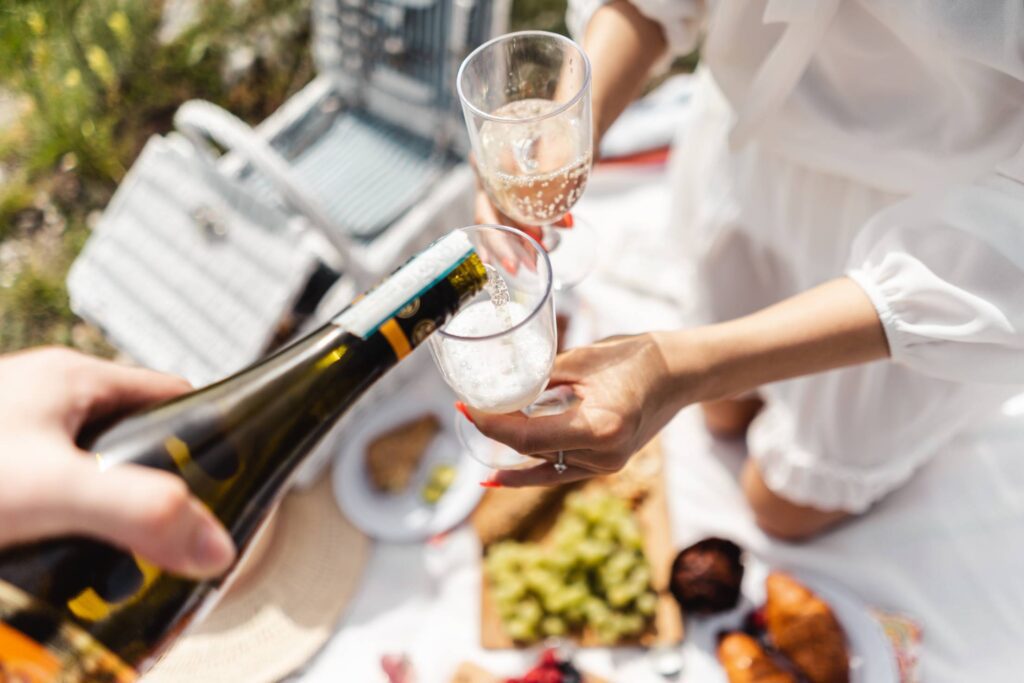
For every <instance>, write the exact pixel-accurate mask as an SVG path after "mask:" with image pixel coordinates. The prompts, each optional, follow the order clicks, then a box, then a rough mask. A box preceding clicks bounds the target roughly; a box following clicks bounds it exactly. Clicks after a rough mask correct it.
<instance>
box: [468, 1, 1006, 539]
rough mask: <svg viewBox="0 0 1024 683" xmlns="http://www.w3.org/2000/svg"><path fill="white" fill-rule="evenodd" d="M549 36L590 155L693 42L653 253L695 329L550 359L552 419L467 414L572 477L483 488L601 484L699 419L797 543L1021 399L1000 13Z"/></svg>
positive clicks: (550, 472) (671, 6)
mask: <svg viewBox="0 0 1024 683" xmlns="http://www.w3.org/2000/svg"><path fill="white" fill-rule="evenodd" d="M570 24H571V26H572V28H574V30H575V32H576V35H577V37H581V38H582V42H583V45H584V47H585V48H586V50H587V52H588V54H589V55H590V57H591V60H592V63H593V97H594V111H595V128H596V129H597V131H598V135H600V134H601V133H603V131H605V130H606V129H607V128H608V126H609V125H610V124H611V122H612V121H613V120H614V119H615V117H616V116H617V115H618V114H619V113H620V112H621V111H622V109H623V108H624V107H625V106H626V104H627V103H628V102H629V100H630V99H632V97H633V96H635V94H636V92H637V90H638V88H639V87H640V84H642V83H643V82H644V80H645V76H646V74H647V72H648V71H649V70H650V69H651V67H652V66H654V65H655V64H656V62H658V61H659V60H661V59H663V58H664V57H665V56H666V55H668V54H683V53H686V52H689V51H691V50H692V49H694V48H695V46H696V45H697V42H698V39H699V38H700V37H701V36H702V35H703V36H704V38H705V42H704V45H703V49H702V64H701V67H700V69H699V74H698V81H699V85H698V92H697V94H696V95H695V97H694V108H695V112H694V116H693V119H692V120H691V121H690V122H689V123H688V125H687V126H686V128H685V131H684V132H683V133H682V135H681V137H680V139H679V140H677V143H676V145H675V147H674V150H673V156H672V160H671V162H670V163H671V169H670V172H671V177H672V182H673V193H674V194H673V202H674V209H673V215H672V216H671V220H672V231H673V233H672V234H673V235H674V239H673V240H672V242H673V243H672V244H666V245H665V247H666V249H678V251H679V254H680V256H679V258H680V259H688V260H689V262H691V263H692V264H693V271H694V273H695V274H696V278H695V280H696V283H695V287H696V290H695V291H696V292H697V296H698V299H699V302H700V306H699V309H700V311H701V313H700V315H701V319H700V320H699V321H697V322H698V323H699V324H698V325H697V326H695V327H693V328H688V329H684V330H675V331H660V332H652V333H649V334H644V335H638V336H633V337H621V338H616V339H613V340H608V341H605V342H602V343H599V344H597V345H594V346H590V347H585V348H580V349H574V350H572V351H569V352H568V353H565V354H563V355H562V356H560V357H559V358H558V360H557V362H556V367H555V373H554V377H553V381H554V382H555V383H565V384H571V385H572V386H573V388H574V390H575V392H576V394H577V395H578V396H579V397H580V398H581V401H580V402H579V403H578V404H577V405H576V406H575V407H574V408H573V409H571V410H570V411H568V412H567V413H564V414H562V415H557V416H549V417H540V418H532V419H531V418H526V417H524V416H522V415H518V414H517V415H502V416H494V415H483V414H480V413H474V414H473V418H474V420H475V421H476V423H477V424H478V426H479V427H480V428H481V429H482V430H483V431H484V432H486V433H487V434H489V435H491V436H493V437H495V438H498V439H500V440H502V441H505V442H506V443H509V444H510V445H512V446H513V447H516V448H517V449H519V450H521V451H523V452H527V453H533V454H538V455H541V456H543V457H545V458H546V459H548V460H554V459H556V458H557V457H558V453H559V451H561V452H562V453H563V457H564V459H565V462H566V463H568V464H569V465H570V467H569V469H568V470H567V471H566V472H564V473H563V474H558V473H556V472H555V470H554V468H552V467H551V466H550V465H544V466H540V467H537V468H534V469H531V470H526V471H520V472H499V473H497V474H496V475H495V477H496V479H495V481H496V483H498V484H502V485H509V486H520V485H533V484H550V483H557V482H565V481H570V480H573V479H579V478H585V477H588V476H592V475H593V474H595V473H600V472H606V471H611V470H615V469H617V468H619V467H621V466H622V465H623V464H624V463H625V462H626V460H627V459H628V458H629V456H630V455H631V454H632V453H634V452H635V451H636V450H637V449H638V448H639V447H640V446H642V445H643V444H644V443H645V442H646V441H648V440H649V439H650V438H652V437H653V436H654V435H655V434H656V433H657V432H658V431H659V430H660V429H661V427H663V426H664V425H665V423H666V422H667V421H668V420H669V419H671V417H672V416H673V415H674V414H675V413H676V412H677V411H678V410H680V409H681V408H682V407H684V406H686V405H688V404H691V403H695V402H701V403H702V404H703V405H704V409H705V416H706V420H707V422H708V426H709V427H710V428H711V429H712V430H713V431H716V432H719V433H731V434H744V433H745V435H746V439H747V443H748V447H749V452H750V456H751V457H750V459H749V460H748V463H747V466H746V469H745V472H744V474H743V486H744V491H745V493H746V496H747V498H748V500H749V502H750V504H751V506H752V508H753V510H754V513H755V516H756V518H757V520H758V523H759V524H760V525H761V526H762V528H764V529H765V530H766V531H768V532H769V533H773V534H775V535H777V536H781V537H785V538H790V539H798V538H804V537H807V536H809V535H812V534H814V533H817V532H818V531H821V530H822V529H825V528H827V527H828V526H830V525H832V524H834V523H836V522H837V521H839V520H842V519H844V518H845V517H847V516H849V515H851V514H859V513H863V512H865V511H866V510H868V509H869V508H870V507H871V505H872V504H873V503H875V502H877V501H878V500H880V499H881V498H882V497H884V496H885V495H886V494H887V493H889V492H891V491H893V490H894V489H896V488H897V487H899V486H901V485H902V484H903V483H905V482H906V481H907V480H908V479H909V478H910V477H911V476H912V475H913V474H914V472H915V470H917V469H918V468H920V467H921V466H922V465H923V464H924V463H925V462H926V461H927V460H928V459H929V457H930V456H931V455H932V454H934V453H935V452H936V451H938V450H939V449H940V448H941V447H942V446H943V445H944V444H945V443H947V442H948V441H949V440H951V439H952V438H953V437H954V436H956V435H957V434H958V433H959V432H961V431H963V430H964V429H966V428H968V427H969V426H970V425H972V424H973V423H976V422H978V421H979V420H981V419H983V418H985V417H986V416H988V415H989V414H991V413H993V411H995V410H996V409H997V408H998V406H999V405H1000V404H1001V403H1002V402H1003V401H1004V400H1005V399H1006V398H1008V397H1009V396H1012V395H1014V394H1016V393H1019V392H1020V391H1021V388H1022V385H1024V149H1022V146H1024V6H1022V5H1021V3H1020V0H988V1H986V2H970V3H950V2H939V1H938V0H914V1H911V2H892V1H888V0H815V1H811V0H767V1H766V0H730V1H729V2H713V1H709V2H701V1H700V0H629V1H628V2H627V1H626V0H613V1H612V2H602V1H601V0H578V1H576V0H574V1H573V3H572V4H571V6H570ZM478 206H480V208H481V212H482V213H483V214H484V215H483V217H485V218H487V217H490V216H488V215H487V214H488V213H491V214H492V215H493V209H492V208H491V207H490V206H489V205H487V204H486V200H482V201H480V202H478ZM680 262H681V263H682V261H680ZM755 392H756V393H755Z"/></svg>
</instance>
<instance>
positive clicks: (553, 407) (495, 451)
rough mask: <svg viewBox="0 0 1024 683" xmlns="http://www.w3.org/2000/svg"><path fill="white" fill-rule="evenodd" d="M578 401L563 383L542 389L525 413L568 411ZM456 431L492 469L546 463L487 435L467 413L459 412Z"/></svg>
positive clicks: (469, 449) (466, 446)
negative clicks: (471, 420)
mask: <svg viewBox="0 0 1024 683" xmlns="http://www.w3.org/2000/svg"><path fill="white" fill-rule="evenodd" d="M576 400H577V399H576V396H575V395H574V394H573V393H572V389H571V388H570V387H569V386H567V385H560V386H557V387H553V388H551V389H547V390H545V391H544V392H542V393H541V395H540V396H538V397H537V400H536V401H534V402H533V403H531V404H530V405H528V406H527V407H526V408H524V409H523V412H524V413H525V414H526V415H528V416H531V417H541V416H543V415H555V414H558V413H561V412H563V411H565V410H566V409H567V408H568V407H569V406H571V405H572V404H573V403H574V402H575V401H576ZM455 433H456V434H457V435H458V437H459V443H461V444H462V447H463V448H464V449H465V450H466V451H467V452H468V453H469V455H470V457H472V458H473V459H474V460H476V461H477V462H479V463H482V464H484V465H486V466H487V467H490V468H491V469H495V470H522V469H526V468H528V467H534V466H535V465H540V464H542V463H544V462H546V461H545V460H544V459H543V458H534V457H532V456H529V455H523V454H522V453H520V452H518V451H516V450H515V449H513V448H510V447H508V446H506V445H505V444H503V443H501V442H499V441H495V440H494V439H491V438H490V437H487V436H485V435H484V434H483V433H482V432H481V431H480V430H479V429H477V428H476V425H474V424H473V423H472V422H470V421H469V419H468V418H467V417H466V416H465V415H463V414H462V413H458V412H457V413H456V414H455Z"/></svg>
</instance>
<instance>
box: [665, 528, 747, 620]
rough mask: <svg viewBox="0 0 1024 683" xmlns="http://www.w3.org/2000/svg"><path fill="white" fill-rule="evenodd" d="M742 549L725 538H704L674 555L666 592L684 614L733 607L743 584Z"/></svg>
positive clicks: (723, 609)
mask: <svg viewBox="0 0 1024 683" xmlns="http://www.w3.org/2000/svg"><path fill="white" fill-rule="evenodd" d="M741 552H742V550H741V549H740V547H739V546H738V545H736V544H735V543H733V542H732V541H728V540H725V539H724V538H705V539H704V540H702V541H698V542H696V543H694V544H693V545H691V546H690V547H688V548H684V549H683V550H681V551H680V552H679V554H678V555H676V559H675V561H673V562H672V581H671V583H670V584H669V589H670V590H671V591H672V595H674V596H675V598H676V600H677V601H678V602H679V605H680V606H681V607H682V608H683V611H684V612H689V613H690V614H715V613H717V612H724V611H726V610H730V609H732V608H733V607H735V606H736V603H737V602H739V598H740V583H741V582H742V581H743V563H742V562H741V561H740V554H741Z"/></svg>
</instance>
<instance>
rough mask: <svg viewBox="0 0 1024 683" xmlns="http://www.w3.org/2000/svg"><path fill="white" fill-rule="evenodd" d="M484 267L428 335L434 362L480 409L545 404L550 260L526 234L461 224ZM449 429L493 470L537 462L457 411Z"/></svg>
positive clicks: (552, 345)
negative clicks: (479, 284)
mask: <svg viewBox="0 0 1024 683" xmlns="http://www.w3.org/2000/svg"><path fill="white" fill-rule="evenodd" d="M462 231H464V232H465V233H466V236H467V237H469V240H470V242H471V243H472V245H473V248H474V250H475V251H476V253H477V255H478V256H479V257H480V260H481V261H483V263H484V267H485V268H486V269H487V272H488V283H487V285H486V287H485V289H484V290H483V291H481V292H480V293H479V294H477V295H476V297H474V298H473V299H472V300H471V301H469V302H468V303H467V304H465V305H464V306H463V307H462V309H461V310H460V311H459V312H458V313H457V314H456V315H455V316H454V317H453V318H452V319H451V320H450V321H449V322H448V323H447V324H446V325H445V326H444V327H443V328H441V329H439V330H438V331H437V333H436V334H434V335H433V336H432V337H431V338H430V350H431V352H432V354H433V356H434V361H435V362H436V363H437V367H438V368H439V369H440V371H441V375H442V376H443V377H444V379H445V381H446V382H447V383H448V386H450V387H451V388H452V390H453V391H454V392H455V394H456V395H457V396H458V397H459V399H460V400H461V401H462V402H463V403H465V404H466V405H468V406H471V407H472V408H475V409H476V410H479V411H483V412H487V413H511V412H515V411H517V410H523V411H524V412H530V411H537V410H542V409H548V408H550V407H551V406H552V405H553V404H555V403H558V400H557V399H558V396H557V394H558V392H555V393H554V395H552V397H551V398H549V400H547V401H542V402H540V403H539V404H538V402H537V399H538V397H541V395H542V394H543V393H548V394H551V392H544V389H545V387H546V386H547V383H548V379H549V377H550V376H551V368H552V365H553V364H554V360H555V349H556V347H557V343H558V342H557V332H556V329H555V306H554V303H553V301H552V297H551V292H552V284H553V283H552V276H551V263H550V261H549V260H548V256H547V253H546V252H545V250H544V248H543V247H542V246H541V245H540V244H539V243H538V242H537V241H536V240H534V239H533V238H532V237H530V236H529V235H527V234H526V233H524V232H522V231H520V230H516V229H515V228H509V227H505V226H501V225H474V226H470V227H467V228H462ZM455 426H456V432H457V433H458V435H459V439H460V441H461V442H462V445H463V446H464V447H465V448H466V450H468V451H469V453H470V454H471V455H472V456H473V457H474V458H475V459H476V460H478V461H480V462H482V463H483V464H485V465H487V466H488V467H491V468H494V469H516V468H520V467H526V466H529V465H533V464H536V463H537V462H539V461H538V460H537V459H535V458H530V457H528V456H524V455H521V454H520V453H517V452H516V451H515V450H513V449H511V448H509V447H508V446H505V445H504V444H500V443H498V442H497V441H493V440H492V439H489V438H487V437H485V436H484V435H483V434H481V433H480V432H479V431H478V430H477V429H476V427H474V426H473V424H472V423H471V422H470V421H469V420H468V419H464V418H462V417H461V416H456V422H455Z"/></svg>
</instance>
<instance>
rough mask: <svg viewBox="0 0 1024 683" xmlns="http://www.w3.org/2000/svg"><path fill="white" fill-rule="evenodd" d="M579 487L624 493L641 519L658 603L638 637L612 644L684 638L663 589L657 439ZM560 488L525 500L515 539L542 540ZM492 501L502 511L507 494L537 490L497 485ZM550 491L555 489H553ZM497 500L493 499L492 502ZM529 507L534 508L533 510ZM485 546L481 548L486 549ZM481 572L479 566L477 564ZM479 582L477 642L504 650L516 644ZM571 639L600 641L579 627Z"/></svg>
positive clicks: (664, 547) (486, 586) (667, 555)
mask: <svg viewBox="0 0 1024 683" xmlns="http://www.w3.org/2000/svg"><path fill="white" fill-rule="evenodd" d="M572 488H577V489H579V490H582V491H597V490H607V491H611V492H612V493H615V494H616V495H620V496H622V497H624V498H628V499H631V500H637V503H636V505H635V508H634V514H636V516H637V521H638V522H639V524H640V529H641V532H642V534H643V539H644V554H645V555H646V556H647V560H648V562H649V563H650V566H651V584H652V586H653V588H654V590H655V591H656V592H657V594H658V606H657V610H656V612H655V615H654V619H653V620H652V621H651V625H650V627H649V628H648V629H647V631H645V632H644V633H642V634H641V635H640V636H639V637H638V638H635V639H631V640H627V641H621V642H619V643H616V645H617V646H635V645H640V646H643V647H651V646H654V645H675V644H677V643H680V642H682V640H683V615H682V612H681V611H680V609H679V605H678V603H677V602H676V601H675V599H674V598H673V597H672V594H671V593H669V591H668V585H669V578H670V575H671V570H672V560H673V559H674V556H675V553H674V548H673V545H672V534H671V526H670V520H669V512H668V500H667V492H666V490H665V477H664V454H663V452H662V449H661V446H660V443H659V441H658V440H657V439H655V440H653V441H651V443H649V444H647V446H645V447H644V448H643V449H642V450H641V451H640V452H639V453H637V454H636V455H634V456H633V458H631V459H630V462H629V464H628V465H627V466H626V467H625V468H623V469H622V471H621V472H618V473H616V474H613V475H610V476H606V477H598V478H595V479H591V480H590V481H587V482H585V483H584V484H582V485H581V486H578V487H572ZM564 493H565V492H564V491H563V492H561V493H559V494H558V497H557V499H556V501H555V504H551V501H549V500H548V501H545V502H544V503H543V506H541V507H539V508H538V505H537V504H536V503H534V502H533V501H530V500H527V501H525V504H524V507H529V508H530V510H531V514H532V521H531V523H530V528H529V529H525V530H523V529H521V530H519V531H520V533H518V534H517V535H516V536H515V537H516V538H518V539H520V540H530V541H537V542H539V543H541V544H544V542H545V540H546V539H547V537H548V533H549V532H550V530H551V527H552V525H553V524H554V521H555V519H556V518H557V517H558V515H559V513H560V512H561V511H562V506H561V502H562V500H563V499H564ZM493 494H494V497H493V498H494V500H495V501H498V502H500V504H501V506H502V508H503V510H505V509H508V508H510V507H512V506H509V504H508V503H509V499H510V498H511V497H514V496H516V495H521V496H523V497H524V499H526V498H530V497H531V496H532V497H534V498H535V497H536V495H537V494H536V492H535V491H533V492H531V490H529V489H526V490H523V491H516V490H514V489H507V490H506V489H498V490H496V491H494V492H493ZM552 495H553V496H554V495H555V494H552ZM491 496H492V492H489V493H488V494H487V496H485V497H484V500H483V502H482V503H481V506H480V507H481V509H480V510H479V511H478V513H477V515H476V516H475V517H474V523H475V524H476V522H477V519H478V517H480V516H484V515H486V514H487V512H488V511H487V509H486V506H487V505H488V504H491V502H490V501H489V500H488V497H491ZM495 504H496V503H495ZM534 508H538V509H537V510H534ZM487 540H488V542H489V543H494V542H497V541H498V540H503V539H501V538H493V537H489V538H488V539H487ZM486 550H487V546H485V547H484V552H485V553H486ZM481 573H482V568H481ZM480 584H481V592H482V595H481V600H480V605H481V614H480V643H481V645H482V646H483V647H484V648H486V649H508V648H514V647H516V643H515V641H513V640H512V639H511V638H509V636H508V635H507V634H506V633H505V628H504V626H502V623H501V616H500V615H499V613H498V609H497V605H496V604H495V602H494V599H493V597H492V596H491V587H490V582H489V581H488V580H487V578H486V577H482V580H481V582H480ZM571 640H573V642H575V643H576V644H577V645H579V646H581V647H600V646H602V644H601V643H599V642H598V640H597V638H596V637H595V636H594V634H592V633H588V632H586V631H585V632H584V633H583V634H582V635H581V636H580V637H577V638H571Z"/></svg>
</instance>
